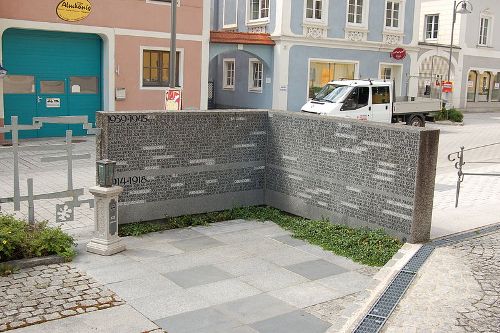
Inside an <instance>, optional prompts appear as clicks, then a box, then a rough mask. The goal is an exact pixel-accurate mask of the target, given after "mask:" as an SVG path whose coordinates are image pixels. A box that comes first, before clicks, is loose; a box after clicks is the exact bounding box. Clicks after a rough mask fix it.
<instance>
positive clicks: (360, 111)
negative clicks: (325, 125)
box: [339, 87, 372, 120]
mask: <svg viewBox="0 0 500 333" xmlns="http://www.w3.org/2000/svg"><path fill="white" fill-rule="evenodd" d="M370 100H371V99H370V88H369V87H355V88H354V89H353V90H352V91H351V93H350V94H349V95H348V96H347V98H346V99H345V100H344V104H343V105H342V107H341V109H340V114H339V116H341V117H345V118H352V119H358V120H371V118H372V111H371V105H370Z"/></svg>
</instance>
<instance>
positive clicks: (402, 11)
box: [384, 0, 405, 32]
mask: <svg viewBox="0 0 500 333" xmlns="http://www.w3.org/2000/svg"><path fill="white" fill-rule="evenodd" d="M389 2H392V3H393V6H392V9H391V15H392V13H394V3H399V11H398V26H397V27H393V23H394V18H391V26H390V27H388V26H387V25H386V23H387V4H388V3H389ZM404 19H405V0H386V1H385V7H384V30H386V31H401V32H402V31H404V22H405V21H404Z"/></svg>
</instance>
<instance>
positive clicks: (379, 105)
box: [371, 86, 392, 123]
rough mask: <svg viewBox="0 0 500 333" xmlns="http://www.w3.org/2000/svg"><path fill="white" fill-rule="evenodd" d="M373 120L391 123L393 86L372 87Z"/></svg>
mask: <svg viewBox="0 0 500 333" xmlns="http://www.w3.org/2000/svg"><path fill="white" fill-rule="evenodd" d="M371 89H372V103H371V104H372V120H373V121H377V122H380V123H390V122H391V118H392V110H391V88H390V86H378V87H372V88H371Z"/></svg>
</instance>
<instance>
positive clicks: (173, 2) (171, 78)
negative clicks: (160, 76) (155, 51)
mask: <svg viewBox="0 0 500 333" xmlns="http://www.w3.org/2000/svg"><path fill="white" fill-rule="evenodd" d="M170 8H171V14H172V15H171V21H172V22H171V23H172V25H171V28H170V65H169V66H170V73H169V81H170V84H169V87H170V88H175V62H176V57H177V46H176V41H177V0H171V6H170Z"/></svg>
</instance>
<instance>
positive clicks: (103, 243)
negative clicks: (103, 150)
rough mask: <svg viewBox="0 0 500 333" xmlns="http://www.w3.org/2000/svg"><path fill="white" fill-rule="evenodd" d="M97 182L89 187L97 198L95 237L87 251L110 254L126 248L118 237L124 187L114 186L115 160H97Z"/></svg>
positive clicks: (88, 245) (103, 254) (104, 254)
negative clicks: (120, 205)
mask: <svg viewBox="0 0 500 333" xmlns="http://www.w3.org/2000/svg"><path fill="white" fill-rule="evenodd" d="M96 164H97V183H98V184H99V186H94V187H92V188H90V189H89V191H90V193H92V194H93V195H94V198H95V206H94V207H95V208H94V209H95V212H94V221H95V230H94V238H92V239H91V240H90V243H88V244H87V251H88V252H91V253H96V254H100V255H102V256H110V255H113V254H116V253H118V252H121V251H123V250H125V244H122V243H121V241H120V237H118V196H119V195H120V193H122V191H123V187H120V186H113V178H114V173H115V172H114V170H115V166H116V162H115V161H110V160H101V161H97V162H96Z"/></svg>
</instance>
